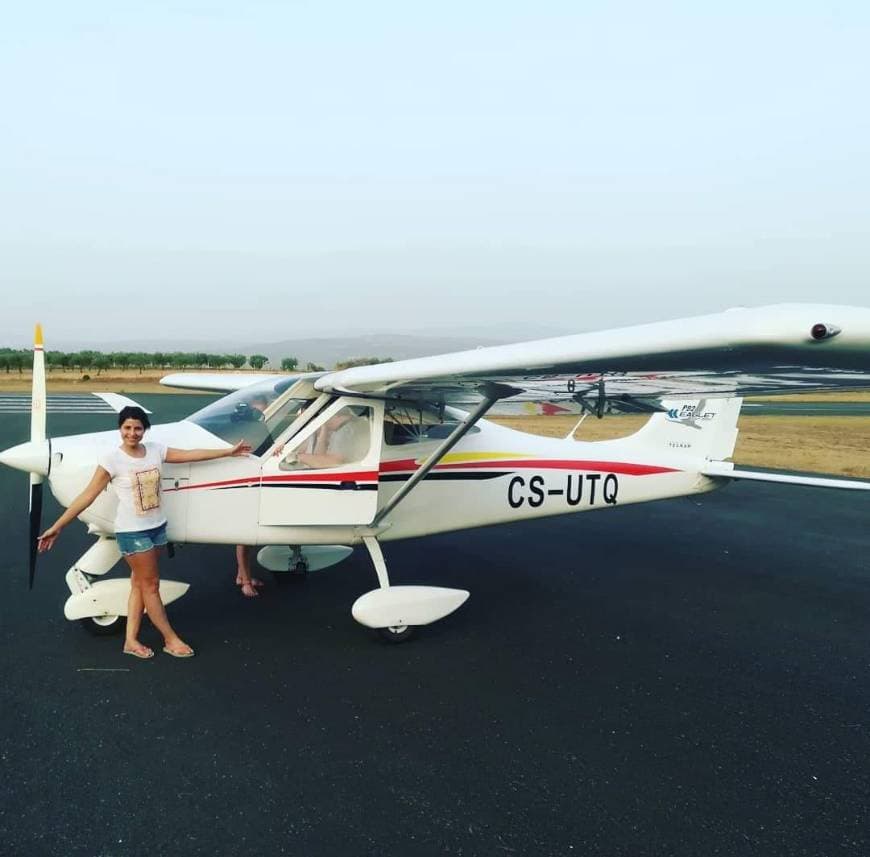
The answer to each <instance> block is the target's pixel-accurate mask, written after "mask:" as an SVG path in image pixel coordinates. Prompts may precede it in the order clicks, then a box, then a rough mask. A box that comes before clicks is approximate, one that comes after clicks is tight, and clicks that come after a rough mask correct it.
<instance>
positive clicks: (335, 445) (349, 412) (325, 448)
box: [281, 407, 371, 469]
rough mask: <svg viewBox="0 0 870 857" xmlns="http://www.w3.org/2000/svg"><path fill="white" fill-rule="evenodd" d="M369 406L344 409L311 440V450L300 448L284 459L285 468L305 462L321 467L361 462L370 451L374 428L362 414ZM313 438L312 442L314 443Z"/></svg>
mask: <svg viewBox="0 0 870 857" xmlns="http://www.w3.org/2000/svg"><path fill="white" fill-rule="evenodd" d="M368 410H369V409H368V408H350V407H347V408H342V409H341V410H340V411H339V412H338V413H336V414H334V415H333V416H331V417H330V418H329V419H328V420H327V421H326V422H325V423H324V424H323V425H322V426H321V427H320V428H319V429H318V430H317V431H316V432H315V433H314V435H313V437H312V438H310V439H309V443H310V444H311V446H310V448H309V449H308V450H298V451H297V452H295V453H291V454H290V455H288V456H287V457H286V458H285V459H284V461H282V462H281V465H282V467H287V466H289V467H292V466H293V465H302V466H303V467H306V468H311V469H320V468H326V467H337V466H338V465H340V464H347V463H350V462H354V461H362V459H363V458H365V456H366V453H367V452H368V451H369V443H370V441H371V429H370V426H369V421H368V419H366V418H365V417H364V416H361V414H367V413H368ZM312 441H313V442H312Z"/></svg>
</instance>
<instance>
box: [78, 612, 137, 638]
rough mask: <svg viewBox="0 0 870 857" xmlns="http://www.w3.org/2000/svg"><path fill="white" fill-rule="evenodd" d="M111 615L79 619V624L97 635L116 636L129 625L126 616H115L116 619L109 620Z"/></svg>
mask: <svg viewBox="0 0 870 857" xmlns="http://www.w3.org/2000/svg"><path fill="white" fill-rule="evenodd" d="M110 618H111V617H109V616H99V617H97V619H79V625H81V626H82V628H84V629H85V630H86V631H87V632H88V633H89V634H93V635H94V636H95V637H114V636H116V635H117V634H120V633H121V632H122V631H123V630H124V629H125V628H126V627H127V617H126V616H115V618H114V621H112V622H107V621H106V620H108V619H110Z"/></svg>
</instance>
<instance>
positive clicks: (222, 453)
mask: <svg viewBox="0 0 870 857" xmlns="http://www.w3.org/2000/svg"><path fill="white" fill-rule="evenodd" d="M250 451H251V444H249V443H248V442H247V441H246V440H240V441H239V442H238V443H237V444H236V445H235V446H232V447H229V448H228V449H173V448H172V447H171V446H170V447H168V448H167V450H166V459H165V460H166V462H167V463H169V464H183V463H184V462H187V461H211V460H212V459H213V458H228V457H229V456H231V455H247V454H248V453H249V452H250Z"/></svg>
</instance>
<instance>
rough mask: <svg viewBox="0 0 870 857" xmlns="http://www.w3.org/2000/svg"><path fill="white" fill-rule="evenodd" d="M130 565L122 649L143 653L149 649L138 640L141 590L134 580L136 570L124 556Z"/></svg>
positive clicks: (141, 604) (140, 622)
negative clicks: (125, 629)
mask: <svg viewBox="0 0 870 857" xmlns="http://www.w3.org/2000/svg"><path fill="white" fill-rule="evenodd" d="M124 559H126V560H127V565H129V566H130V597H129V598H128V599H127V632H126V634H125V635H124V651H127V652H130V651H132V652H139V653H140V654H145V653H146V651H151V650H150V649H149V648H148V646H146V645H143V644H142V643H140V642H139V629H140V628H141V626H142V610H143V607H144V605H143V603H142V591H141V589H140V588H139V584H138V582H137V580H136V572H135V570H134V569H133V563H132V562H130V557H124Z"/></svg>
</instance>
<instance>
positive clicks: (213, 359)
mask: <svg viewBox="0 0 870 857" xmlns="http://www.w3.org/2000/svg"><path fill="white" fill-rule="evenodd" d="M391 362H392V358H391V357H354V358H351V359H348V360H340V361H338V362H337V363H336V364H335V368H336V369H347V368H348V367H350V366H369V365H371V364H373V363H391ZM268 363H269V358H268V357H266V355H265V354H250V355H245V354H206V353H205V352H201V351H167V352H163V351H153V352H145V351H110V352H103V351H92V350H85V351H46V353H45V364H46V366H47V367H48V368H49V369H51V370H54V371H63V372H66V371H75V372H95V373H96V374H97V375H99V374H100V373H101V372H105V371H106V370H108V369H138V370H139V371H140V372H144V371H145V369H174V370H179V371H185V370H188V369H229V368H232V369H243V368H244V367H246V366H247V367H249V368H251V369H255V370H260V369H263V368H264V367H265V366H266V365H267V364H268ZM32 365H33V352H32V351H30V350H29V349H23V348H22V349H16V348H0V371H5V372H6V373H7V374H8V373H9V372H13V371H17V372H18V373H19V374H20V373H21V372H23V371H24V370H25V369H29V368H30V367H31V366H32ZM298 367H299V361H298V359H297V358H296V357H284V358H282V359H281V361H280V368H281V371H282V372H294V371H296V369H297V368H298ZM305 371H306V372H322V371H324V367H323V366H318V365H317V364H316V363H307V364H306V365H305Z"/></svg>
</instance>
